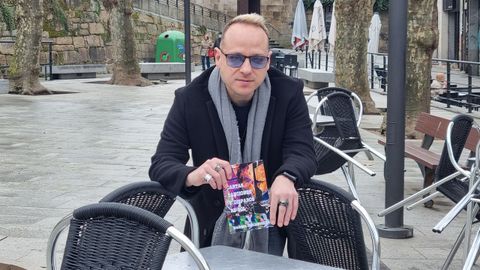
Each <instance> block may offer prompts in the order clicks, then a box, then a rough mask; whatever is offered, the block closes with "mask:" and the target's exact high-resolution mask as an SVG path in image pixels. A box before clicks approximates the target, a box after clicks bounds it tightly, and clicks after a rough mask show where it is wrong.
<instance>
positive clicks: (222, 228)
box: [208, 68, 271, 253]
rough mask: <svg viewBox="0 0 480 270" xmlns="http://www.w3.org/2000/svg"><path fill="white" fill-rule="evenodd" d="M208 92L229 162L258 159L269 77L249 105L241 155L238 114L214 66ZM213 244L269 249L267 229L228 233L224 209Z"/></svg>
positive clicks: (269, 88) (268, 100)
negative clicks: (218, 122) (225, 144)
mask: <svg viewBox="0 0 480 270" xmlns="http://www.w3.org/2000/svg"><path fill="white" fill-rule="evenodd" d="M208 92H209V93H210V96H211V97H212V100H213V103H214V104H215V108H216V109H217V112H218V116H219V118H220V122H221V123H222V127H223V131H224V133H225V137H226V139H227V145H228V152H229V155H230V160H229V162H230V164H236V163H245V162H251V161H255V160H259V159H260V151H261V147H262V135H263V128H264V127H265V121H266V118H267V111H268V104H269V102H270V93H271V86H270V80H269V78H268V76H267V77H265V80H264V81H263V83H262V84H261V85H260V87H259V88H258V89H257V90H256V91H255V94H254V95H253V100H252V105H251V107H250V111H249V113H248V121H247V134H246V135H247V136H246V138H245V145H244V149H243V158H242V155H241V145H240V136H239V132H238V125H237V117H236V115H235V111H234V109H233V106H232V104H231V101H230V98H229V97H228V94H227V89H226V87H225V84H224V83H223V82H222V80H221V78H220V72H219V70H218V68H215V69H214V70H213V71H212V73H211V75H210V78H209V80H208ZM212 245H227V246H233V247H238V248H243V247H244V246H245V247H246V248H248V249H250V250H254V251H258V252H264V253H267V252H268V229H261V230H253V231H249V234H247V233H235V234H230V233H229V232H228V224H227V218H226V213H225V211H224V212H223V213H222V215H220V217H219V218H218V220H217V222H216V224H215V229H214V232H213V238H212Z"/></svg>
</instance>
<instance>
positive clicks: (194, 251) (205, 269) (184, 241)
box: [167, 226, 210, 270]
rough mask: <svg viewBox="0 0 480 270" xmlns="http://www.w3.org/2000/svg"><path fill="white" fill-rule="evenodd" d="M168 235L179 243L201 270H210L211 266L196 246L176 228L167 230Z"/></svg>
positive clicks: (172, 227)
mask: <svg viewBox="0 0 480 270" xmlns="http://www.w3.org/2000/svg"><path fill="white" fill-rule="evenodd" d="M167 234H168V235H170V236H171V237H172V238H173V239H175V241H177V242H178V243H179V244H180V245H181V246H182V247H183V248H184V249H185V250H186V251H187V252H188V253H189V254H190V255H191V256H192V257H193V259H194V261H195V263H196V264H197V266H198V269H201V270H210V266H209V265H208V263H207V261H206V260H205V258H204V257H203V255H202V253H200V251H199V250H198V248H197V247H196V246H195V244H194V243H193V242H192V241H190V239H188V237H186V236H185V235H184V234H183V233H182V232H180V231H179V230H177V229H176V228H175V227H174V226H171V227H169V228H168V229H167Z"/></svg>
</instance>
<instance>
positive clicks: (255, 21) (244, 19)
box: [220, 13, 269, 44]
mask: <svg viewBox="0 0 480 270" xmlns="http://www.w3.org/2000/svg"><path fill="white" fill-rule="evenodd" d="M237 23H243V24H249V25H253V26H256V27H259V28H261V29H262V30H263V32H265V34H267V38H268V37H269V33H268V28H267V25H266V21H265V18H263V16H261V15H258V14H257V13H249V14H242V15H238V16H236V17H235V18H233V19H231V20H230V21H229V22H228V23H227V25H225V27H224V28H223V36H225V33H226V32H227V30H228V28H230V26H232V25H234V24H237ZM221 43H223V39H222V41H221ZM221 43H220V44H221Z"/></svg>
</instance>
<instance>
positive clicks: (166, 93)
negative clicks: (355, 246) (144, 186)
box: [0, 72, 480, 270]
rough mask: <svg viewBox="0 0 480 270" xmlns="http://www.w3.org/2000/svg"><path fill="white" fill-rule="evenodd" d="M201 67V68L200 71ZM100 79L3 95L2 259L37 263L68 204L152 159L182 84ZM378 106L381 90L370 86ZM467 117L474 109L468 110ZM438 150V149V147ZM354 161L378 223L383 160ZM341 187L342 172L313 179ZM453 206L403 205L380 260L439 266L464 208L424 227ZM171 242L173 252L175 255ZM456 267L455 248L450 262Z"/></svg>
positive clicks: (136, 173) (122, 179)
mask: <svg viewBox="0 0 480 270" xmlns="http://www.w3.org/2000/svg"><path fill="white" fill-rule="evenodd" d="M197 73H198V72H197ZM102 80H106V79H84V80H58V81H49V82H45V83H44V84H45V85H46V86H47V87H48V88H49V89H51V90H54V91H66V92H70V93H69V94H57V95H52V96H13V95H6V94H1V95H0V127H1V128H0V262H2V263H9V264H14V265H18V266H21V267H24V268H26V269H32V270H36V269H44V268H45V266H46V245H47V239H48V236H49V234H50V232H51V230H52V228H53V226H54V225H55V224H56V223H57V222H58V221H59V220H60V219H61V218H62V217H63V216H64V215H66V214H68V213H69V212H71V211H72V210H73V209H75V208H77V207H80V206H83V205H85V204H89V203H94V202H97V201H98V200H99V199H101V198H102V197H103V196H104V195H106V194H107V193H109V192H110V191H112V190H114V189H115V188H117V187H120V186H123V185H125V184H127V183H131V182H134V181H145V180H148V168H149V165H150V157H151V156H152V155H153V153H154V151H155V149H156V145H157V142H158V139H159V134H160V131H161V129H162V126H163V122H164V120H165V118H166V116H167V113H168V111H169V108H170V106H171V104H172V101H173V98H174V95H173V92H174V90H175V89H177V88H178V87H181V86H182V85H183V84H184V81H182V80H177V81H175V80H172V81H168V83H166V84H158V85H153V86H149V87H143V88H140V87H123V86H111V85H106V84H99V83H92V81H102ZM372 97H373V99H374V100H375V101H376V102H377V106H378V107H385V106H386V96H385V95H382V94H379V93H377V92H372ZM457 109H458V111H459V112H461V113H465V112H466V110H465V109H464V108H463V109H460V108H453V109H452V110H453V111H447V110H445V105H444V104H442V103H438V104H437V103H436V102H433V104H432V111H431V113H432V114H435V115H440V116H443V117H446V118H451V117H452V116H453V115H455V114H456V112H455V110H457ZM472 115H473V116H474V117H476V118H479V117H480V114H479V113H478V112H474V113H473V114H472ZM381 120H382V119H381V116H370V115H367V116H364V121H363V124H362V127H364V128H369V129H371V128H377V127H378V126H379V125H380V123H381ZM362 135H363V137H364V140H365V141H366V142H367V143H368V144H369V145H371V146H373V147H375V148H376V149H377V150H379V151H381V152H383V147H381V146H380V145H378V144H377V142H376V141H377V139H378V138H379V135H378V134H376V133H374V132H372V131H370V130H368V129H363V130H362ZM435 147H441V146H440V145H437V144H436V145H435ZM360 158H361V161H362V162H363V163H364V164H365V165H367V166H368V167H370V168H371V169H372V170H374V171H375V172H377V175H376V176H375V177H369V176H367V175H366V174H364V173H363V172H361V171H359V170H357V172H356V178H357V185H358V193H359V196H360V199H361V202H362V204H363V205H364V206H365V207H366V209H367V210H368V212H369V213H370V215H371V216H372V218H373V219H374V221H375V223H376V224H380V223H383V222H384V219H383V218H378V217H377V215H376V214H377V213H378V212H379V211H380V210H382V209H383V208H384V178H383V163H382V162H381V161H379V160H378V159H376V160H374V161H368V160H367V159H366V157H365V156H364V155H361V156H360ZM405 168H406V172H405V195H409V194H412V193H414V192H415V191H417V190H419V189H420V188H421V185H422V180H421V174H420V171H419V169H418V168H417V166H416V164H415V163H414V162H412V161H411V160H407V161H406V164H405ZM318 178H319V179H323V180H326V181H329V182H332V183H335V184H337V185H339V186H341V187H344V188H346V187H347V185H346V182H345V180H344V179H343V176H342V175H341V174H340V173H333V174H329V175H322V176H319V177H318ZM451 207H452V203H450V202H449V200H447V199H443V198H440V199H436V200H435V205H434V207H433V208H432V209H427V208H423V207H419V208H416V209H414V210H412V211H405V224H407V225H410V226H413V227H414V237H413V238H410V239H402V240H392V239H384V238H382V239H381V246H382V256H381V258H382V261H383V262H384V263H385V264H386V265H387V266H388V267H389V268H390V269H392V270H396V269H422V270H423V269H432V270H433V269H440V267H441V265H442V263H443V261H444V259H445V257H446V256H447V254H448V252H449V250H450V247H451V245H452V244H453V242H454V239H455V237H456V236H457V234H458V232H459V231H460V229H461V226H462V223H463V220H464V217H465V216H464V214H463V213H462V214H461V215H460V216H459V217H457V218H456V219H455V221H454V222H453V223H452V224H451V225H450V226H449V227H448V228H447V229H446V230H445V231H444V232H443V233H442V234H435V233H433V232H432V231H431V228H432V227H433V226H434V225H435V223H436V222H437V221H438V220H440V218H441V217H442V216H443V215H444V214H445V213H446V212H447V211H448V210H449V209H450V208H451ZM185 215H186V213H185V211H184V210H183V209H182V207H181V206H179V205H177V204H175V205H174V207H173V208H172V210H171V211H170V212H169V214H168V215H167V217H166V218H167V220H169V221H171V222H172V223H174V224H175V226H176V227H178V228H183V222H184V217H185ZM178 250H179V248H178V246H177V245H173V246H172V248H171V252H178ZM460 266H461V251H460V254H459V255H458V256H457V257H456V258H455V261H454V265H453V266H452V267H451V269H459V268H460Z"/></svg>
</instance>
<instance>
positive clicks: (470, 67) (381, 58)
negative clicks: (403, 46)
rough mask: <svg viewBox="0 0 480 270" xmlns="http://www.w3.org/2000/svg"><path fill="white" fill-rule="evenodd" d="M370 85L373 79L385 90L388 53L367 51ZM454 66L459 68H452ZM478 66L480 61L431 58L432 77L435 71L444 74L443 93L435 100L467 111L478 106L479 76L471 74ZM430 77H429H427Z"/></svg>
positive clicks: (479, 106) (479, 100)
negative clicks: (444, 86)
mask: <svg viewBox="0 0 480 270" xmlns="http://www.w3.org/2000/svg"><path fill="white" fill-rule="evenodd" d="M369 60H370V66H369V67H370V68H369V73H370V76H369V79H370V87H371V88H372V89H373V88H374V87H375V86H374V84H375V81H378V82H379V83H380V88H382V89H383V91H384V92H386V91H387V82H388V55H387V54H384V53H369ZM454 66H456V67H458V68H461V69H462V70H463V71H462V70H460V69H453V67H454ZM479 67H480V62H471V61H460V60H449V59H440V58H433V59H432V77H434V76H435V73H444V74H445V75H446V88H445V89H444V93H443V94H440V95H439V96H437V97H435V98H434V99H435V100H436V101H439V102H442V103H445V104H446V107H447V108H450V107H451V106H458V107H465V108H466V109H467V110H468V112H469V113H471V112H472V110H479V108H480V91H474V90H476V89H480V78H479V77H478V76H475V75H473V74H474V71H475V69H478V68H479ZM429 79H431V78H429Z"/></svg>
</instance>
